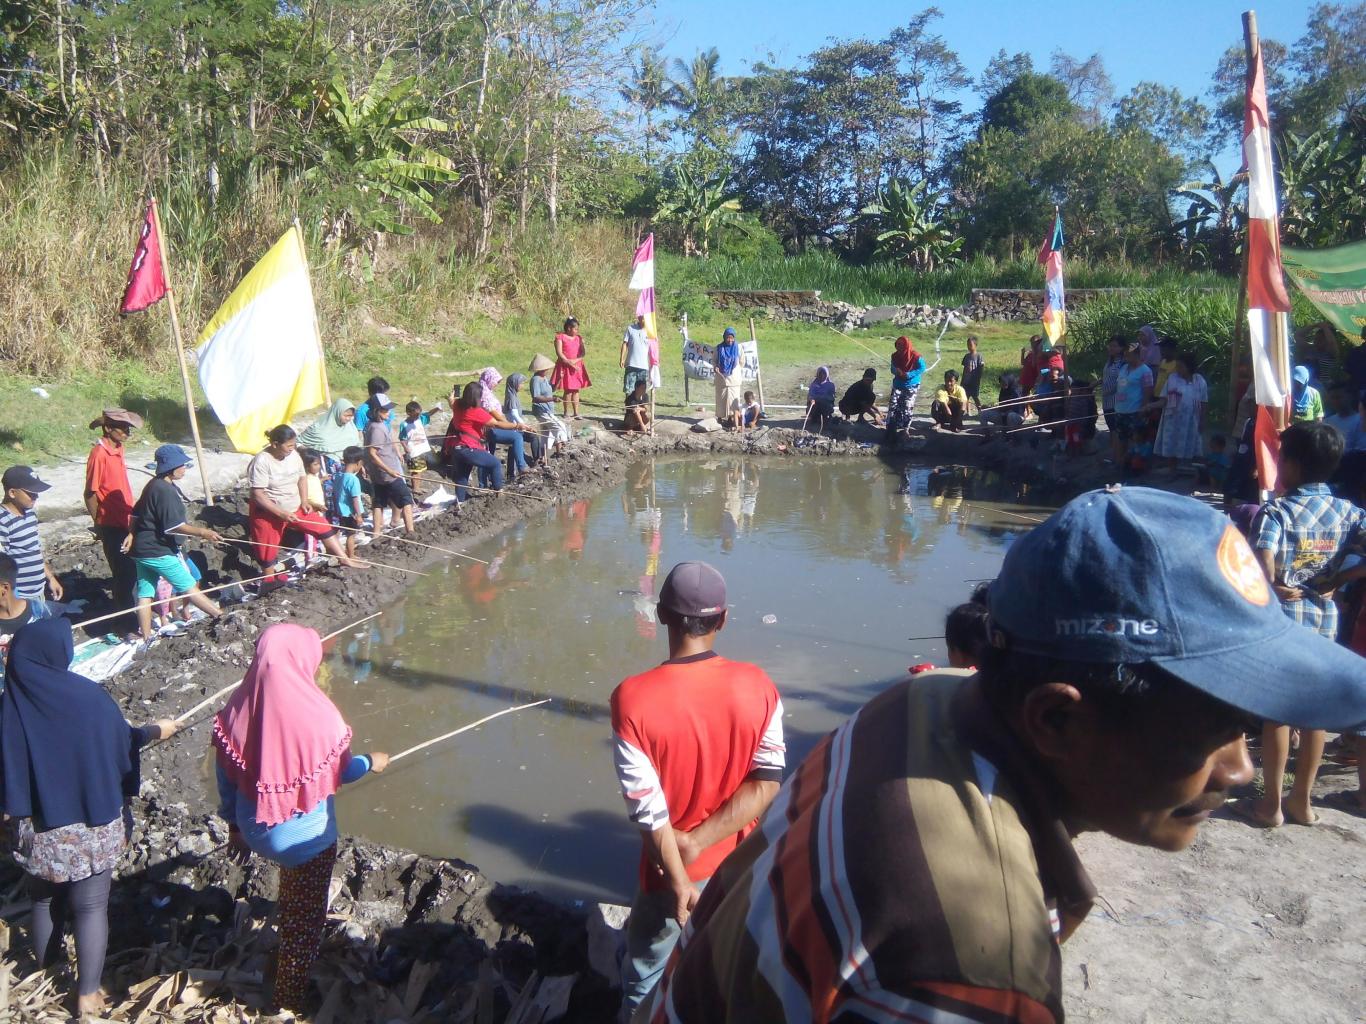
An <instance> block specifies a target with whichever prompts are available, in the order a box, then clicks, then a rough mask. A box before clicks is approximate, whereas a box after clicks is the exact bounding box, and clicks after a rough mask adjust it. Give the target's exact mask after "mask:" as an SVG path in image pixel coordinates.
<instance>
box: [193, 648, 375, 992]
mask: <svg viewBox="0 0 1366 1024" xmlns="http://www.w3.org/2000/svg"><path fill="white" fill-rule="evenodd" d="M322 660H323V647H322V641H321V640H320V639H319V638H318V634H317V632H316V631H315V630H312V629H309V628H307V627H305V626H295V625H292V624H289V623H279V624H277V625H274V626H270V627H268V628H267V629H265V630H264V631H263V632H262V633H261V636H260V638H259V639H258V640H257V641H256V657H255V658H254V659H252V663H251V667H250V668H248V669H247V674H246V676H245V677H244V678H243V679H242V685H241V686H239V687H238V688H237V691H236V692H235V693H234V694H233V695H232V699H231V700H229V701H228V704H227V707H225V708H224V709H223V710H222V711H220V712H219V713H218V715H217V716H216V717H215V718H214V720H213V746H214V749H215V751H216V753H217V755H218V756H217V762H218V797H219V813H220V814H221V815H222V816H223V818H224V819H226V820H227V822H228V846H229V851H230V853H231V855H232V856H233V858H234V859H236V860H238V861H245V860H246V859H247V858H248V857H250V855H251V854H253V853H256V854H259V855H260V856H262V857H264V858H266V859H267V860H272V861H274V862H275V863H277V864H278V865H280V894H279V928H280V945H279V948H278V949H277V951H276V954H275V957H276V959H275V965H274V970H273V972H272V974H273V977H274V985H273V991H272V992H271V994H270V1002H271V1005H272V1006H283V1007H288V1008H289V1009H291V1010H294V1011H296V1012H298V1011H301V1010H302V1009H303V1002H304V994H305V991H306V988H307V983H308V972H309V969H310V968H311V967H312V966H313V960H314V958H315V957H316V956H317V955H318V946H319V944H320V943H321V941H322V930H323V922H324V920H325V919H326V916H327V890H328V885H329V883H330V882H331V880H332V865H333V863H334V862H335V861H336V859H337V814H336V809H335V808H334V806H333V797H334V795H335V794H336V792H337V790H338V789H339V788H341V786H342V785H344V784H345V783H348V782H355V781H356V780H357V779H359V778H361V777H362V776H364V775H365V774H366V773H367V772H372V771H373V772H382V771H384V769H385V768H386V767H388V765H389V755H388V754H381V753H377V752H376V753H371V754H369V755H365V754H361V755H354V756H353V755H352V753H351V728H350V726H348V725H347V724H346V722H345V721H344V720H343V719H342V716H341V712H340V711H338V710H337V707H336V705H335V704H333V703H332V701H330V700H329V699H328V698H327V695H326V694H324V693H323V692H322V690H320V689H319V688H318V684H317V683H316V682H315V681H314V676H315V675H316V674H317V671H318V666H319V665H321V664H322Z"/></svg>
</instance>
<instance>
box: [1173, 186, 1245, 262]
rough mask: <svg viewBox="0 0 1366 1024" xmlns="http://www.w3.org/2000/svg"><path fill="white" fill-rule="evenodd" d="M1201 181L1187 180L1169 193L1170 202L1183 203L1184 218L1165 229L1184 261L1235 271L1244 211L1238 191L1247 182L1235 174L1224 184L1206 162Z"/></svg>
mask: <svg viewBox="0 0 1366 1024" xmlns="http://www.w3.org/2000/svg"><path fill="white" fill-rule="evenodd" d="M1205 169H1206V170H1207V171H1209V177H1208V179H1207V180H1205V181H1188V182H1185V183H1184V184H1182V185H1179V186H1177V188H1176V189H1174V190H1173V192H1172V200H1173V202H1177V203H1180V202H1184V203H1186V216H1185V217H1183V218H1181V219H1180V220H1178V221H1175V222H1174V223H1173V224H1172V225H1171V228H1170V229H1169V230H1170V231H1171V233H1172V234H1173V235H1174V236H1175V237H1176V239H1177V240H1178V243H1179V244H1180V246H1181V248H1182V249H1183V250H1184V251H1185V253H1186V256H1187V259H1191V260H1195V261H1201V262H1204V263H1206V264H1208V265H1209V266H1210V268H1211V269H1214V270H1218V271H1220V272H1223V273H1234V272H1236V270H1237V265H1236V264H1237V260H1236V256H1237V251H1238V238H1239V236H1240V233H1241V231H1242V225H1243V222H1244V221H1245V220H1246V217H1247V208H1246V206H1245V204H1244V203H1243V202H1241V201H1240V200H1239V198H1238V192H1239V190H1240V189H1242V187H1243V185H1244V184H1245V183H1246V182H1247V172H1246V171H1239V172H1238V173H1236V174H1234V175H1233V176H1232V177H1231V178H1229V179H1228V180H1227V181H1225V180H1224V177H1223V175H1221V174H1220V173H1219V169H1218V168H1217V167H1215V166H1214V164H1212V163H1208V162H1207V163H1206V164H1205Z"/></svg>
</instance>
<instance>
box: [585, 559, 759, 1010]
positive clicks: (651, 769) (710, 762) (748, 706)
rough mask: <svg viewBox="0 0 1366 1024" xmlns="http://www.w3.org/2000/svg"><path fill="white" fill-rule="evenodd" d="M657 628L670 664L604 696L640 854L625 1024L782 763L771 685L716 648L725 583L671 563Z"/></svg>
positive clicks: (705, 571) (708, 572)
mask: <svg viewBox="0 0 1366 1024" xmlns="http://www.w3.org/2000/svg"><path fill="white" fill-rule="evenodd" d="M659 621H660V622H661V623H662V624H663V625H664V627H665V628H666V629H667V630H668V632H669V658H668V660H667V661H665V662H664V664H662V665H660V666H658V667H657V668H653V669H651V670H650V671H648V672H644V673H642V674H640V675H637V676H632V677H631V678H629V679H627V680H625V681H624V682H622V684H621V685H620V686H618V687H617V688H616V690H614V691H613V693H612V732H613V733H614V734H615V740H616V742H615V760H616V768H617V779H618V781H619V782H620V784H621V791H622V795H623V796H624V797H625V799H626V807H627V811H628V813H629V814H630V816H631V820H632V821H634V822H635V823H636V825H637V826H638V827H639V828H640V830H641V832H640V835H641V847H642V849H641V857H640V877H639V891H638V893H637V896H636V899H635V902H634V903H633V904H632V907H631V919H630V923H629V924H628V926H627V933H626V945H627V950H626V955H627V959H626V962H625V964H623V967H622V975H623V978H622V988H623V991H624V994H623V1000H622V1017H623V1019H629V1017H630V1015H631V1013H632V1012H633V1011H634V1010H635V1009H636V1007H637V1005H638V1004H639V1003H640V1002H641V1000H643V999H644V998H645V997H646V996H648V995H649V993H650V990H651V989H652V988H654V985H655V982H656V981H657V980H658V978H659V975H660V972H661V971H663V970H664V963H665V961H666V960H667V959H668V957H669V953H670V952H671V951H672V950H673V946H674V943H675V942H676V941H677V939H678V933H679V929H680V926H681V925H682V924H683V923H684V922H685V921H687V919H688V914H689V912H690V911H691V910H692V907H693V906H694V904H696V902H697V898H698V891H699V890H700V889H701V888H702V887H703V886H704V885H705V884H706V882H707V879H709V878H710V877H711V876H712V873H713V872H714V871H715V870H716V868H717V865H719V864H720V863H721V862H722V861H723V860H724V859H725V858H726V857H727V856H728V855H729V854H731V852H732V851H733V850H735V848H736V847H737V846H739V845H740V841H741V840H743V839H744V838H745V836H747V835H748V834H749V833H750V831H752V830H753V828H754V824H755V819H757V818H758V817H759V815H760V814H762V813H763V811H764V808H766V807H767V806H768V805H769V803H771V802H772V800H773V797H774V795H775V794H776V793H777V792H778V784H779V782H780V780H781V778H782V771H783V766H784V747H783V704H782V701H781V700H780V699H779V698H778V690H777V688H776V687H775V686H774V685H773V681H772V680H771V679H769V678H768V676H767V675H766V674H765V673H764V671H763V669H761V668H759V667H758V666H757V665H750V664H746V663H745V662H741V661H731V660H729V659H727V658H723V657H721V656H720V655H718V654H717V653H716V652H715V651H714V650H713V649H712V648H713V646H714V645H715V643H716V636H717V634H718V633H719V632H720V631H721V629H722V627H724V626H725V624H726V584H725V581H724V580H723V579H722V578H721V574H720V573H719V572H717V571H716V570H715V569H714V568H712V567H711V566H710V565H707V564H706V563H704V562H681V563H680V564H678V565H676V566H674V568H673V570H672V571H671V572H670V573H669V575H668V577H667V578H666V579H665V581H664V586H663V587H661V588H660V591H659Z"/></svg>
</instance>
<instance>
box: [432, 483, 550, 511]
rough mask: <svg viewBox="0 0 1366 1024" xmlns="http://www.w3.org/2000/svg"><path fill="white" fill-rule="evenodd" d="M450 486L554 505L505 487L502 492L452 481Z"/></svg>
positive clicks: (439, 485) (532, 495)
mask: <svg viewBox="0 0 1366 1024" xmlns="http://www.w3.org/2000/svg"><path fill="white" fill-rule="evenodd" d="M437 486H438V487H444V486H445V484H437ZM451 486H452V487H459V488H463V489H464V490H468V491H478V492H479V493H481V494H506V495H510V496H511V497H514V498H530V499H531V500H532V501H543V502H545V503H546V504H547V505H553V504H555V500H554V499H553V498H542V497H539V496H538V495H535V494H527V493H526V492H525V491H514V490H510V489H509V488H507V487H504V488H503V489H502V490H495V489H494V488H492V487H475V486H474V484H457V483H455V482H454V481H452V482H451Z"/></svg>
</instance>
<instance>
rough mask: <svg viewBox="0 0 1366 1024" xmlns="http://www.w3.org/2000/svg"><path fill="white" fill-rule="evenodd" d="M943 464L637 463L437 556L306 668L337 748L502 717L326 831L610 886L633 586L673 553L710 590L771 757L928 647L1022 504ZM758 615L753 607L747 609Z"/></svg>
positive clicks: (620, 831)
mask: <svg viewBox="0 0 1366 1024" xmlns="http://www.w3.org/2000/svg"><path fill="white" fill-rule="evenodd" d="M1030 501H1031V496H1030V495H1029V494H1027V493H1022V492H1020V491H1019V489H1018V486H1017V487H1016V489H1015V490H1014V491H1013V492H1010V491H1008V490H1007V488H1006V485H1005V484H1004V483H1002V482H1001V481H1000V480H999V479H996V478H993V477H989V476H985V475H982V474H977V473H969V472H968V471H966V470H962V469H935V468H933V467H929V466H910V467H902V468H897V469H893V468H889V467H888V466H886V465H885V464H883V463H882V462H880V461H877V460H872V459H869V460H857V461H855V460H850V461H844V462H838V461H833V460H822V461H794V460H790V459H789V460H762V459H724V460H722V459H717V460H708V461H699V460H697V459H695V458H693V459H686V460H684V459H678V460H660V461H658V462H654V463H651V462H643V463H639V464H637V465H635V466H634V467H632V469H631V471H630V473H629V475H628V477H627V480H626V482H625V484H624V485H623V486H622V487H619V488H617V489H616V490H613V491H607V492H604V493H603V494H601V495H599V496H598V497H597V498H594V499H591V500H586V501H579V502H575V503H573V504H569V505H563V506H556V507H553V508H549V507H548V508H547V511H546V513H545V514H544V517H543V518H542V519H541V520H540V521H536V520H532V521H528V522H523V523H521V524H519V525H517V526H514V527H512V528H510V529H508V530H507V531H506V532H505V533H503V534H501V535H500V536H498V537H496V538H494V539H492V540H490V541H488V542H487V543H485V544H482V545H480V546H477V547H474V548H471V549H470V553H471V554H474V555H476V556H478V557H480V558H484V559H487V560H489V561H490V562H491V563H492V564H491V565H490V566H488V567H485V566H483V565H478V564H475V563H472V562H459V561H451V562H449V563H446V564H444V565H440V566H438V567H436V568H434V569H433V570H432V571H433V573H434V575H433V577H432V578H429V579H423V580H420V581H419V582H418V583H417V584H416V585H414V586H413V588H412V589H411V590H410V591H409V592H408V596H407V597H406V599H405V600H404V601H402V602H400V603H399V604H397V605H395V606H393V607H391V608H389V609H388V610H387V611H386V612H385V613H384V615H382V616H381V617H380V618H378V619H376V620H374V621H373V622H371V623H368V624H366V625H365V626H362V627H359V629H358V630H357V631H356V633H355V634H354V635H348V636H344V637H342V638H340V639H339V640H338V641H337V644H336V646H335V647H334V648H333V650H332V653H331V656H330V658H329V660H328V662H327V666H326V678H327V680H328V683H329V685H330V689H331V692H332V694H333V695H334V697H335V699H336V701H337V704H338V705H339V706H340V707H341V709H342V711H343V712H344V713H345V715H346V717H347V720H348V721H349V722H350V723H351V725H352V727H353V728H354V730H355V741H354V747H355V749H356V750H357V751H365V750H374V749H378V750H386V751H389V752H391V753H392V752H395V751H398V750H401V749H405V748H407V747H411V746H413V745H415V744H417V743H420V742H422V741H423V740H426V739H430V738H432V737H434V736H438V735H440V734H441V733H443V732H447V731H449V730H451V729H454V728H456V727H457V726H459V725H461V724H464V723H467V722H472V721H474V720H476V719H478V718H481V717H483V716H485V715H488V714H491V713H492V712H495V711H498V710H500V709H502V708H506V707H509V706H512V705H514V704H522V703H526V702H528V701H531V700H535V699H537V698H539V697H543V696H546V697H552V698H553V700H552V702H551V703H550V704H547V705H544V706H543V707H539V708H533V709H531V710H528V711H522V712H518V713H516V714H513V715H507V716H505V717H503V718H500V719H498V720H496V721H494V722H490V723H488V724H486V725H484V726H481V727H480V728H479V729H477V730H474V731H471V732H468V733H465V734H463V735H461V736H459V737H457V738H455V739H453V740H450V741H447V742H445V743H442V744H440V745H437V746H435V747H433V748H430V749H428V750H426V751H423V752H421V753H419V754H416V755H414V756H413V757H411V758H408V759H406V760H404V761H402V762H400V763H399V764H397V765H394V766H393V767H392V768H391V769H390V771H389V772H387V773H385V774H384V775H383V776H372V777H370V778H367V779H364V780H362V781H361V782H359V783H357V784H355V785H353V786H348V787H347V788H346V789H345V790H343V792H342V795H341V797H340V801H339V812H340V819H341V825H342V828H343V829H344V830H346V831H348V832H352V833H356V834H360V835H363V836H366V837H368V838H371V839H374V840H377V841H380V842H384V843H388V844H391V845H394V846H400V847H404V848H408V849H412V850H417V851H420V852H422V853H428V854H434V855H439V856H447V857H457V858H460V859H462V860H465V861H468V862H470V863H472V864H476V865H478V866H479V867H480V868H481V869H482V870H483V871H484V872H485V873H486V874H487V875H488V876H489V877H491V878H493V879H496V880H497V881H499V882H505V883H510V884H516V885H522V886H527V887H533V888H536V889H538V890H540V891H542V892H544V893H547V894H552V895H556V896H560V897H566V898H570V899H585V900H587V899H611V900H616V901H627V902H628V901H629V898H630V895H631V892H632V890H633V888H634V879H635V863H636V859H637V857H638V856H639V839H638V838H637V835H636V831H635V829H634V827H633V826H632V825H631V824H630V823H629V822H628V821H627V820H626V816H625V812H624V808H623V804H622V800H621V796H620V794H619V792H618V789H617V783H616V779H615V777H614V773H613V769H612V747H611V725H610V721H609V715H608V698H609V697H610V695H611V692H612V689H613V688H614V687H615V686H616V685H617V683H618V682H620V681H621V680H622V679H623V678H625V677H626V676H628V675H631V674H634V673H636V672H639V671H642V670H643V669H646V668H648V667H650V666H652V665H655V664H658V663H659V662H660V661H662V660H663V659H664V658H665V657H666V656H667V651H666V638H665V634H664V631H663V629H661V628H659V627H658V626H657V625H656V623H655V621H654V614H653V605H654V598H653V596H652V595H653V594H654V593H655V589H656V587H657V586H658V585H659V584H661V583H662V582H663V579H664V575H665V574H666V573H667V572H668V570H669V568H670V567H671V566H673V565H674V564H675V563H677V562H680V561H684V560H687V559H702V560H705V561H709V562H711V563H713V564H715V565H716V566H717V567H718V568H719V569H720V570H721V571H722V572H723V573H724V574H725V577H726V580H727V584H728V591H729V592H728V597H729V601H730V604H731V615H730V620H729V623H728V625H727V627H726V629H725V631H724V632H723V634H722V636H721V639H720V641H719V643H718V649H719V650H721V651H722V652H723V653H725V654H726V655H727V656H728V657H731V658H738V659H743V660H747V661H753V662H756V663H758V664H759V665H761V666H763V668H764V669H765V670H767V672H768V673H769V675H770V676H772V677H773V680H774V682H775V683H777V686H778V689H779V690H780V691H781V693H782V696H783V702H784V707H785V710H786V715H785V719H784V726H785V728H786V732H787V743H788V758H789V762H788V763H789V765H794V764H796V763H797V761H798V760H799V759H800V758H801V757H802V756H804V755H805V754H806V752H807V751H809V750H810V749H811V747H812V745H813V744H814V743H815V742H816V741H817V740H818V739H819V738H820V737H821V736H822V735H824V734H825V733H826V732H828V731H829V730H830V729H832V728H834V727H835V726H836V725H838V724H839V723H840V722H841V721H842V720H843V719H844V718H845V717H846V716H847V715H848V714H850V713H851V712H852V711H854V710H855V709H856V708H858V707H859V706H860V705H861V704H862V703H864V702H865V701H866V700H868V699H869V698H870V697H872V696H873V695H874V694H876V693H878V692H879V691H880V690H881V689H883V688H884V687H885V686H887V685H888V684H889V683H891V682H893V681H895V680H897V679H900V678H902V677H904V675H905V673H906V669H907V666H909V665H911V664H914V663H917V662H924V661H933V662H937V663H939V664H943V659H944V649H943V642H942V641H941V640H938V639H934V640H923V641H913V640H909V639H907V638H909V637H923V636H931V635H935V634H940V633H942V632H943V620H944V614H945V612H947V611H948V610H949V608H951V607H952V606H953V605H955V604H957V603H959V602H961V601H964V600H967V598H968V596H969V593H970V591H971V589H972V587H973V582H972V581H974V580H978V579H982V578H986V577H990V576H992V575H993V574H994V573H995V572H996V569H997V567H998V566H999V565H1000V562H1001V558H1002V556H1003V554H1004V552H1005V549H1006V547H1007V545H1008V544H1009V543H1010V541H1011V539H1012V538H1013V537H1014V536H1016V535H1017V534H1018V533H1019V531H1021V530H1023V529H1028V528H1029V525H1030V523H1029V521H1028V520H1027V519H1026V518H1025V517H1029V518H1042V517H1043V516H1044V515H1046V514H1047V511H1048V508H1047V507H1046V506H1045V505H1038V504H1030ZM770 616H771V617H772V620H771V621H765V620H766V618H767V617H770Z"/></svg>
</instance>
